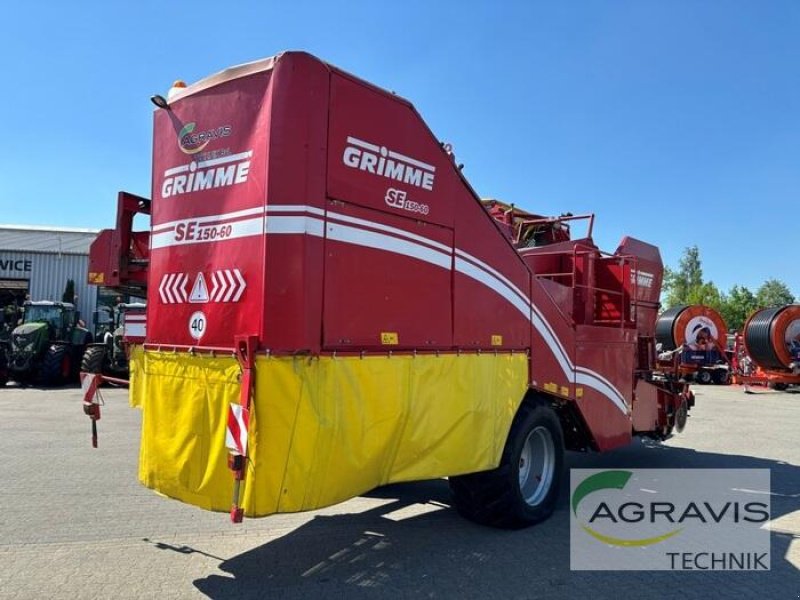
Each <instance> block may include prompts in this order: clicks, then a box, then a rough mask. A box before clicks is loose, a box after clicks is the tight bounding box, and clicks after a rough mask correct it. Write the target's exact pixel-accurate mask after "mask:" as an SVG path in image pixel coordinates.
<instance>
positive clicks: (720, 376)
mask: <svg viewBox="0 0 800 600" xmlns="http://www.w3.org/2000/svg"><path fill="white" fill-rule="evenodd" d="M714 383H716V384H717V385H728V384H729V383H730V371H728V370H727V369H717V370H716V371H714Z"/></svg>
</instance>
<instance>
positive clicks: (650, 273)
mask: <svg viewBox="0 0 800 600" xmlns="http://www.w3.org/2000/svg"><path fill="white" fill-rule="evenodd" d="M153 100H154V102H155V103H156V104H157V105H158V106H159V107H160V108H158V109H156V111H155V126H154V158H153V200H152V207H151V208H152V228H151V232H150V243H149V252H148V253H147V254H148V255H147V256H140V257H139V258H140V259H141V260H142V261H144V262H146V261H149V264H148V267H147V271H148V274H147V278H148V284H147V290H148V303H147V333H146V339H145V343H144V344H142V345H140V346H138V347H136V348H135V349H134V351H133V353H132V357H131V370H132V373H131V402H132V404H134V405H137V406H141V408H142V409H143V424H142V439H141V456H140V467H139V476H140V479H141V481H142V483H143V484H144V485H146V486H148V487H150V488H152V489H154V490H157V491H158V492H160V493H162V494H165V495H167V496H170V497H173V498H177V499H180V500H182V501H185V502H188V503H191V504H194V505H197V506H200V507H203V508H206V509H211V510H219V511H227V510H230V511H231V517H232V518H233V520H234V521H239V520H241V518H242V516H243V515H247V516H254V517H255V516H264V515H269V514H272V513H278V512H292V511H301V510H309V509H314V508H318V507H322V506H326V505H330V504H334V503H336V502H341V501H343V500H346V499H348V498H351V497H353V496H355V495H357V494H359V493H362V492H365V491H368V490H370V489H371V488H374V487H376V486H379V485H382V484H386V483H389V482H398V481H410V480H419V479H427V478H434V477H444V476H447V477H449V480H450V486H451V488H452V492H453V502H454V504H455V506H456V507H457V508H458V510H459V511H460V512H461V513H463V514H464V515H466V516H467V517H469V518H471V519H474V520H476V521H479V522H482V523H487V524H491V525H496V526H504V527H517V526H522V525H527V524H530V523H534V522H536V521H539V520H541V519H544V518H546V517H547V516H548V515H549V514H550V513H551V512H552V510H553V507H554V503H555V500H556V496H557V493H558V489H559V482H560V480H561V477H562V471H563V460H564V449H565V448H566V449H572V450H588V449H591V450H597V451H606V450H611V449H614V448H617V447H619V446H623V445H625V444H628V443H630V442H631V439H632V438H633V436H636V435H644V436H650V437H654V438H659V439H660V438H665V437H667V436H669V435H670V434H671V433H672V431H673V428H674V427H675V425H676V418H677V415H679V414H682V415H685V414H686V410H688V408H689V407H691V405H692V403H693V398H692V395H691V393H690V392H689V390H688V388H687V387H686V384H684V383H681V382H679V381H678V378H672V379H670V378H665V377H663V376H659V374H658V373H657V372H656V370H655V337H654V336H655V331H654V330H655V322H656V314H657V310H658V298H659V292H660V288H661V279H662V262H661V258H660V255H659V252H658V250H657V248H655V247H654V246H651V245H649V244H646V243H644V242H641V241H638V240H635V239H632V238H627V237H626V238H624V239H623V240H622V242H621V244H620V246H619V248H617V250H616V251H615V252H614V253H613V254H608V253H605V252H602V251H601V250H599V249H598V248H597V247H596V246H595V244H594V243H593V241H592V238H591V228H592V225H593V218H592V217H591V216H587V217H585V218H586V219H587V220H588V222H587V224H588V230H589V234H588V235H587V236H586V237H582V238H580V239H571V235H570V232H571V227H570V226H571V224H572V223H573V221H575V220H576V219H578V218H580V217H574V216H562V217H556V218H544V217H541V216H537V215H533V214H529V213H526V212H524V211H521V210H518V209H515V208H514V207H512V206H508V205H504V204H502V203H499V202H496V201H488V202H485V203H482V202H481V201H480V200H479V198H478V196H477V195H476V194H475V192H474V191H473V190H472V188H471V187H470V186H469V184H468V183H467V181H466V180H465V179H464V177H463V175H462V173H461V169H460V167H459V166H458V165H457V164H455V162H454V157H453V155H452V153H451V152H450V149H449V147H448V146H446V145H444V144H441V143H440V142H439V141H438V140H437V139H436V138H435V137H434V135H433V134H432V133H431V131H430V130H429V129H428V127H427V126H426V124H425V122H424V121H423V120H422V118H421V117H420V116H419V114H418V113H417V112H416V110H415V109H414V107H413V106H412V105H411V104H410V103H409V102H408V101H406V100H404V99H402V98H400V97H398V96H397V95H395V94H392V93H389V92H387V91H385V90H382V89H380V88H377V87H375V86H374V85H371V84H369V83H367V82H365V81H362V80H360V79H358V78H356V77H354V76H352V75H350V74H348V73H345V72H343V71H341V70H340V69H338V68H336V67H334V66H332V65H329V64H327V63H325V62H323V61H321V60H319V59H317V58H314V57H313V56H310V55H308V54H305V53H300V52H288V53H284V54H280V55H278V56H275V57H273V58H269V59H266V60H261V61H258V62H254V63H250V64H246V65H242V66H239V67H234V68H231V69H228V70H226V71H223V72H221V73H218V74H216V75H213V76H211V77H209V78H207V79H204V80H202V81H199V82H197V83H195V84H193V85H190V86H188V87H186V88H185V89H179V90H177V93H176V94H174V96H173V95H172V94H171V95H170V98H169V99H168V100H167V99H164V98H163V97H160V96H157V97H154V99H153ZM128 226H129V225H128ZM128 238H131V236H128ZM126 239H127V238H126ZM118 252H120V253H121V254H122V255H125V256H128V255H130V253H131V247H130V245H128V246H126V247H124V248H119V249H118ZM140 254H141V253H140ZM139 275H140V274H139ZM139 275H137V276H139Z"/></svg>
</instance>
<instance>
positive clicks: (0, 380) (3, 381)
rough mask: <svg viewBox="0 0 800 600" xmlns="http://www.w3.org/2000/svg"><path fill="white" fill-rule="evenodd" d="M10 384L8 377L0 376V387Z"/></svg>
mask: <svg viewBox="0 0 800 600" xmlns="http://www.w3.org/2000/svg"><path fill="white" fill-rule="evenodd" d="M7 383H8V375H0V387H6V384H7Z"/></svg>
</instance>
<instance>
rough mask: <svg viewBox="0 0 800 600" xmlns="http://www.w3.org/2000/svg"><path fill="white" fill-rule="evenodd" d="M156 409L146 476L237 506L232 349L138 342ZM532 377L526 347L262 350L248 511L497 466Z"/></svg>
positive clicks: (146, 433) (160, 487)
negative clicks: (159, 348)
mask: <svg viewBox="0 0 800 600" xmlns="http://www.w3.org/2000/svg"><path fill="white" fill-rule="evenodd" d="M132 363H133V368H132V374H133V376H132V380H131V404H132V405H134V406H141V407H142V408H143V425H142V443H141V454H140V461H139V478H140V480H141V481H142V483H143V484H144V485H146V486H147V487H150V488H152V489H154V490H157V491H159V492H161V493H163V494H165V495H167V496H171V497H174V498H178V499H180V500H183V501H185V502H188V503H191V504H194V505H197V506H200V507H203V508H207V509H211V510H220V511H227V510H229V509H230V505H231V494H232V490H233V479H232V476H231V473H230V471H229V470H228V468H227V455H228V451H227V450H226V448H225V428H226V422H227V412H228V404H229V403H238V402H239V379H238V378H239V373H240V369H239V365H238V364H237V362H236V360H235V359H233V358H219V357H216V358H213V357H208V356H191V355H188V354H186V353H169V352H155V351H147V352H143V351H140V352H135V353H134V354H133V355H132ZM526 388H527V358H526V356H525V355H524V354H514V355H510V354H497V355H495V354H482V355H476V354H469V355H467V354H463V355H460V356H457V355H454V354H447V355H441V356H432V355H425V356H419V355H418V356H416V357H414V356H392V357H387V356H384V357H377V356H374V357H365V358H360V357H347V358H333V357H317V358H308V357H305V358H288V357H287V358H268V357H266V356H261V357H258V359H257V361H256V392H255V397H254V399H253V405H252V407H251V410H252V414H251V421H250V447H249V460H250V462H249V465H248V469H247V474H246V478H245V484H244V490H243V505H244V507H245V514H246V515H248V516H264V515H268V514H271V513H275V512H293V511H300V510H310V509H314V508H319V507H322V506H327V505H330V504H334V503H336V502H340V501H343V500H346V499H348V498H351V497H353V496H356V495H358V494H360V493H363V492H366V491H368V490H370V489H372V488H374V487H376V486H378V485H382V484H386V483H390V482H397V481H411V480H416V479H427V478H433V477H441V476H445V475H456V474H460V473H468V472H472V471H479V470H484V469H489V468H492V467H494V466H496V465H497V463H498V462H499V459H500V454H501V452H502V449H503V444H504V443H505V438H506V435H507V433H508V430H509V428H510V426H511V420H512V418H513V416H514V414H515V412H516V410H517V407H518V406H519V403H520V402H521V401H522V398H523V396H524V394H525V391H526Z"/></svg>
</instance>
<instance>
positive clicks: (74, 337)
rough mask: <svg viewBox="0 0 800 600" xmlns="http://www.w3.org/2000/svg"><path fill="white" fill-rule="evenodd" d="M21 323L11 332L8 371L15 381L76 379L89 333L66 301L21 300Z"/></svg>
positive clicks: (48, 382)
mask: <svg viewBox="0 0 800 600" xmlns="http://www.w3.org/2000/svg"><path fill="white" fill-rule="evenodd" d="M23 310H24V316H23V321H22V324H20V325H18V326H17V327H16V328H15V329H14V330H13V331H12V333H11V342H10V346H9V348H8V356H7V363H8V367H7V368H8V375H9V379H13V380H14V381H17V382H19V383H23V384H30V383H42V384H45V385H60V384H63V383H68V382H71V381H76V380H77V377H78V372H79V367H80V364H81V357H82V356H83V351H84V349H85V348H86V346H87V345H88V344H89V343H91V341H92V334H91V333H90V332H89V331H88V330H87V329H86V328H85V327H82V326H81V325H80V324H79V323H78V317H77V312H76V310H75V306H74V305H72V304H69V303H66V302H49V301H40V302H25V304H24V305H23Z"/></svg>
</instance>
